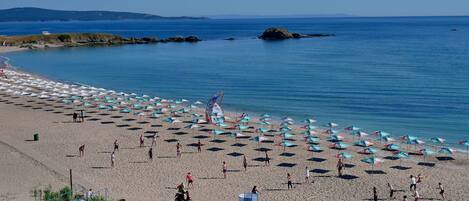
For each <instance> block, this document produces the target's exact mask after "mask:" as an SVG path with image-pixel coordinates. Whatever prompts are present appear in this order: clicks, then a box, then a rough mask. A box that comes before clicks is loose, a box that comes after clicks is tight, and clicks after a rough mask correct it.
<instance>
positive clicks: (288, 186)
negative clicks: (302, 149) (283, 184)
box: [287, 172, 293, 189]
mask: <svg viewBox="0 0 469 201" xmlns="http://www.w3.org/2000/svg"><path fill="white" fill-rule="evenodd" d="M287 188H288V189H290V188H293V183H292V181H291V175H290V173H288V172H287Z"/></svg>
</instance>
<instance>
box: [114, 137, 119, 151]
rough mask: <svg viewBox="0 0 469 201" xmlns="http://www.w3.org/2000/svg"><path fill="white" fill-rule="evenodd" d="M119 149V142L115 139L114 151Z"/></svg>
mask: <svg viewBox="0 0 469 201" xmlns="http://www.w3.org/2000/svg"><path fill="white" fill-rule="evenodd" d="M115 151H119V142H117V140H115V141H114V152H115Z"/></svg>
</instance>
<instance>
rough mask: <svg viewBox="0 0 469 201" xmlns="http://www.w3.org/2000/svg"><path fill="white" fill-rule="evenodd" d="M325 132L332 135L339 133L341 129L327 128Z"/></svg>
mask: <svg viewBox="0 0 469 201" xmlns="http://www.w3.org/2000/svg"><path fill="white" fill-rule="evenodd" d="M325 133H326V134H329V135H332V134H338V133H339V131H337V130H333V129H327V130H326V131H325Z"/></svg>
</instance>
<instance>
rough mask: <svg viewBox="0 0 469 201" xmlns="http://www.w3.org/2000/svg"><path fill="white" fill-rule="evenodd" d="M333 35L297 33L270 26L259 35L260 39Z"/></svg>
mask: <svg viewBox="0 0 469 201" xmlns="http://www.w3.org/2000/svg"><path fill="white" fill-rule="evenodd" d="M328 36H335V35H334V34H322V33H318V34H299V33H293V32H289V31H288V30H287V29H284V28H278V27H270V28H267V29H266V30H265V31H264V33H262V35H260V36H259V38H260V39H262V40H285V39H292V38H293V39H298V38H314V37H328Z"/></svg>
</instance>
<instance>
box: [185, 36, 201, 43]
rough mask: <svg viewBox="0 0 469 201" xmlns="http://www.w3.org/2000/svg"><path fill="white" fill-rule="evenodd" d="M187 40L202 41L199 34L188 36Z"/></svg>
mask: <svg viewBox="0 0 469 201" xmlns="http://www.w3.org/2000/svg"><path fill="white" fill-rule="evenodd" d="M184 41H186V42H199V41H201V40H200V39H199V38H198V37H197V36H188V37H186V38H185V39H184Z"/></svg>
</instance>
